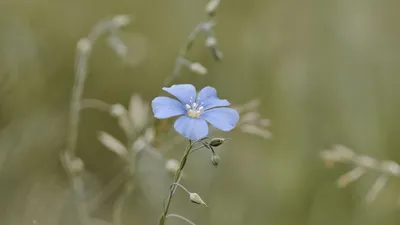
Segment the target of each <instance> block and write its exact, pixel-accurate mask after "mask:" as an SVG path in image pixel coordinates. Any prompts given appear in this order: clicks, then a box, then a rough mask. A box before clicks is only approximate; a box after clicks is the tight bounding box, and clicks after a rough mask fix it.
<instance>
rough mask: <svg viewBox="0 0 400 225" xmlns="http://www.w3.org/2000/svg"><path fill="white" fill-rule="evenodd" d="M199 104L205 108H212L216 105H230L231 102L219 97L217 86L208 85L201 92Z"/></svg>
mask: <svg viewBox="0 0 400 225" xmlns="http://www.w3.org/2000/svg"><path fill="white" fill-rule="evenodd" d="M197 99H198V104H200V105H202V106H203V108H204V110H207V109H211V108H214V107H221V106H229V105H230V103H229V102H228V101H227V100H225V99H219V98H218V97H217V90H215V88H213V87H210V86H207V87H205V88H203V89H201V91H200V92H199V95H198V98H197Z"/></svg>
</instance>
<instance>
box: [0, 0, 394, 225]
mask: <svg viewBox="0 0 400 225" xmlns="http://www.w3.org/2000/svg"><path fill="white" fill-rule="evenodd" d="M205 4H206V1H187V0H169V1H161V0H147V1H135V0H129V1H128V0H115V1H105V0H102V1H99V0H96V1H95V0H79V1H78V0H69V1H61V0H52V1H51V0H0V127H1V132H0V224H2V225H3V224H4V225H9V224H10V225H11V224H12V225H14V224H15V225H28V224H32V225H55V224H60V225H70V224H71V225H72V224H79V223H78V222H77V220H76V218H77V212H76V210H75V209H76V207H75V206H74V204H73V201H72V199H73V198H72V196H73V195H72V192H71V189H70V186H69V182H68V177H67V176H66V174H65V172H64V170H63V168H62V166H61V164H60V160H59V154H60V152H61V151H62V150H63V148H64V147H65V135H66V126H67V122H68V120H67V119H68V115H67V113H68V107H69V99H70V96H71V90H72V86H73V81H74V57H75V49H76V43H77V41H78V40H79V38H81V37H83V36H85V35H87V33H88V32H89V30H90V28H91V27H92V26H93V25H94V24H95V23H96V22H97V21H99V20H100V19H103V18H105V17H109V16H113V15H115V14H129V15H133V17H134V18H135V20H134V21H133V23H132V24H131V25H129V26H128V27H127V29H125V30H124V31H123V32H121V38H122V39H123V41H124V42H125V43H126V44H127V46H128V49H129V54H128V55H127V57H126V58H125V59H124V60H121V58H119V57H118V56H116V55H115V54H114V52H113V51H112V50H111V49H110V48H109V47H108V46H107V45H106V44H105V42H104V40H103V39H101V40H99V42H98V43H97V44H96V46H95V48H94V51H93V57H92V58H91V59H90V72H89V77H88V80H87V83H86V90H85V94H84V95H85V97H89V98H97V99H101V100H103V101H105V102H108V103H121V104H123V105H125V106H127V104H128V102H129V99H130V97H131V95H132V94H133V93H139V94H140V95H141V96H142V97H143V98H144V99H145V100H146V101H148V102H150V101H151V100H152V99H153V98H154V97H155V96H157V95H158V94H159V92H160V88H161V85H162V83H163V80H164V78H165V77H166V76H168V75H169V74H171V72H172V69H173V66H174V63H175V58H176V57H177V55H178V53H179V49H180V47H181V46H182V45H184V43H185V41H186V37H187V35H188V34H189V33H190V31H191V30H192V29H193V27H194V26H196V25H197V24H198V23H199V22H201V21H203V20H204V19H205V18H206V15H205V12H204V7H205ZM399 7H400V2H399V1H390V0H383V1H372V0H335V1H320V0H308V1H307V0H304V1H299V0H247V1H240V0H231V1H222V2H221V5H220V8H219V10H218V13H217V18H216V20H217V26H216V28H215V32H216V37H217V39H218V43H219V46H220V48H221V50H222V51H223V53H224V59H223V61H222V62H221V63H217V62H215V61H214V60H213V58H212V57H211V55H210V53H209V50H208V49H206V48H204V46H203V45H202V43H203V42H204V40H202V39H201V38H200V39H199V40H198V41H197V42H196V45H195V46H194V48H193V50H192V51H191V52H190V54H189V57H190V59H193V60H195V61H198V62H201V63H202V64H203V65H204V66H206V67H207V69H208V70H209V73H208V74H207V75H205V76H199V75H196V74H193V73H191V72H190V71H188V70H183V71H182V74H181V76H180V77H179V78H178V79H177V80H176V83H193V84H195V86H196V87H197V88H198V89H200V88H202V87H203V86H206V85H211V86H213V87H216V88H217V89H218V91H219V96H221V97H222V98H228V99H229V100H230V101H231V102H232V103H235V104H243V103H245V102H247V101H249V100H251V99H254V98H260V99H261V100H262V105H261V108H260V112H261V114H262V115H263V117H266V118H269V119H271V121H272V125H271V127H270V128H269V129H270V131H271V132H272V134H273V137H272V138H271V139H269V140H265V139H262V138H260V137H257V136H252V135H249V134H244V133H242V132H240V131H238V130H236V131H233V132H231V133H227V134H226V133H223V134H220V135H221V136H225V137H232V138H233V139H232V140H231V141H230V142H228V143H227V144H224V146H223V147H222V148H223V150H222V151H221V152H220V155H221V164H220V166H219V168H214V167H213V166H212V165H211V163H210V161H209V160H210V159H209V157H210V155H209V152H206V151H201V152H199V153H198V154H197V155H196V156H193V157H192V158H191V159H190V163H189V164H188V166H187V168H186V169H185V173H186V174H187V179H185V180H184V181H183V183H184V185H185V186H186V187H187V188H188V189H189V190H191V191H193V192H197V193H199V194H200V195H201V196H202V197H203V199H204V200H205V201H206V202H207V204H208V205H209V206H210V208H204V207H201V206H197V205H194V204H192V203H190V202H189V201H188V199H187V196H186V195H185V194H184V193H183V192H179V193H178V195H177V198H176V199H174V201H173V203H172V204H173V206H172V210H171V212H173V213H179V214H181V215H183V216H185V217H188V218H190V219H191V220H192V221H194V222H195V223H196V224H198V225H212V224H229V225H236V224H237V225H242V224H246V225H256V224H270V225H299V224H307V225H339V224H340V225H346V224H348V225H350V224H351V225H369V224H370V225H375V224H378V223H379V224H382V225H383V224H385V225H386V224H388V225H389V224H398V221H399V220H400V217H399V209H400V206H399V205H398V198H399V191H398V190H399V187H400V183H399V182H398V181H397V180H396V179H392V180H391V181H390V183H389V185H388V186H387V187H386V188H385V189H384V191H383V192H382V193H380V195H379V196H378V198H377V200H376V201H375V202H374V203H373V204H366V203H365V195H366V193H367V191H368V190H369V188H370V187H371V186H372V184H373V182H374V179H375V178H376V175H377V174H374V173H369V174H368V175H367V176H365V177H363V179H361V180H360V181H357V182H355V183H352V184H351V185H349V187H347V188H346V189H338V188H337V187H336V185H335V180H336V179H337V178H338V177H339V176H340V175H342V174H344V173H345V172H346V171H348V170H349V169H351V167H350V166H346V165H340V166H338V167H336V168H334V169H327V168H326V167H325V166H324V164H323V162H322V160H321V159H320V158H319V153H320V151H321V150H323V149H326V148H329V147H331V146H332V145H333V144H343V145H345V146H348V147H350V148H352V149H353V150H354V151H355V152H357V153H359V154H367V155H371V156H373V157H374V158H377V159H391V160H394V161H398V160H400V154H399V153H398V147H399V145H400V142H399V141H398V139H397V138H398V134H399V133H400V119H398V115H399V114H400V107H399V104H398V102H399V100H400V99H399V97H398V96H399V94H400V88H399V84H400V78H399V76H398V73H399V71H400V41H399V40H400V27H399V26H398V25H399V20H400V16H399V15H400V14H399V11H398V9H399ZM100 130H104V131H107V132H109V133H111V134H113V135H114V136H115V137H118V138H121V139H123V136H124V135H123V133H122V132H121V130H120V129H119V127H118V125H117V123H116V120H115V119H114V118H112V117H110V116H109V115H108V114H107V113H104V112H98V111H96V110H87V111H84V112H83V114H82V123H81V126H80V135H79V143H78V155H79V156H80V157H81V158H82V159H83V160H84V162H85V165H86V169H87V171H86V174H85V182H86V183H87V195H88V196H87V198H88V199H90V198H91V196H94V195H96V193H98V192H99V191H101V190H102V189H103V188H104V187H105V186H106V184H107V183H109V182H110V180H112V179H113V178H115V177H116V176H117V175H118V174H119V173H120V171H121V168H122V165H123V162H122V160H121V159H120V158H118V157H117V156H116V155H115V154H113V153H112V152H110V151H108V150H107V149H106V148H105V147H104V146H102V145H101V144H100V143H99V141H98V140H97V136H96V135H97V132H98V131H100ZM183 148H184V145H179V146H177V147H176V149H174V150H173V151H171V152H170V153H168V154H167V155H168V157H172V158H176V159H179V157H180V155H181V154H182V151H183ZM181 149H182V150H181ZM162 167H163V165H162V164H160V162H159V161H157V160H154V159H152V158H151V157H144V158H143V160H142V161H141V168H143V170H142V172H140V175H138V176H139V177H140V179H138V182H139V185H138V187H137V188H136V189H135V191H134V192H132V194H130V195H129V196H128V197H127V198H126V204H125V207H124V210H123V220H122V224H142V225H147V224H148V225H154V224H157V221H158V218H159V215H160V213H161V207H162V197H163V196H165V195H166V194H167V185H168V183H165V179H166V178H165V177H164V175H165V174H163V172H162V170H163V168H162ZM121 191H122V190H121V188H117V189H116V191H114V192H113V193H112V194H111V195H110V196H109V197H108V198H107V199H106V200H105V201H104V202H102V203H101V204H100V205H97V206H96V207H95V209H94V210H93V212H92V213H91V216H93V218H96V219H93V224H100V225H101V224H112V223H111V221H112V211H113V208H112V206H113V204H114V201H115V199H116V198H117V196H118V194H119V193H120V192H121ZM168 224H185V222H183V221H179V220H177V219H174V218H172V219H171V220H170V221H168Z"/></svg>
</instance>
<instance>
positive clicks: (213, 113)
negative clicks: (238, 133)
mask: <svg viewBox="0 0 400 225" xmlns="http://www.w3.org/2000/svg"><path fill="white" fill-rule="evenodd" d="M201 117H202V118H204V119H205V120H207V121H208V122H209V123H211V124H212V125H213V126H214V127H216V128H218V129H220V130H222V131H230V130H232V129H233V128H234V127H235V126H236V124H237V122H238V121H239V113H238V112H237V111H236V110H234V109H231V108H215V109H210V110H208V111H206V112H204V113H203V114H202V115H201Z"/></svg>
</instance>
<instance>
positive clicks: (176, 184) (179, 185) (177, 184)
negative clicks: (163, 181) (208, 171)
mask: <svg viewBox="0 0 400 225" xmlns="http://www.w3.org/2000/svg"><path fill="white" fill-rule="evenodd" d="M171 186H178V187H180V188H182V189H183V190H184V191H186V192H187V193H188V194H189V195H190V191H188V189H186V188H185V187H184V186H183V185H182V184H180V183H172V184H171Z"/></svg>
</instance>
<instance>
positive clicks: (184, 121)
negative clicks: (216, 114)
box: [174, 116, 208, 141]
mask: <svg viewBox="0 0 400 225" xmlns="http://www.w3.org/2000/svg"><path fill="white" fill-rule="evenodd" d="M174 128H175V130H176V132H178V133H180V134H181V135H182V136H184V137H186V138H188V139H190V140H192V141H197V140H199V139H200V138H203V137H205V136H207V135H208V125H207V122H206V121H205V120H203V119H198V118H192V117H189V116H181V117H180V118H179V119H177V120H176V121H175V124H174Z"/></svg>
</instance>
